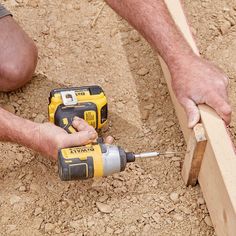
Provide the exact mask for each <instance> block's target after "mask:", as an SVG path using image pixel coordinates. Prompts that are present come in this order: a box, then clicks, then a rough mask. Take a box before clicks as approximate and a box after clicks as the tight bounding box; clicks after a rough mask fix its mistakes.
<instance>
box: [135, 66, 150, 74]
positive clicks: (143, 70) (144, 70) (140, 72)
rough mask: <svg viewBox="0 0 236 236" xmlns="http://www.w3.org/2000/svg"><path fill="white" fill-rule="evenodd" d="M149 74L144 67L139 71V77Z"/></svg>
mask: <svg viewBox="0 0 236 236" xmlns="http://www.w3.org/2000/svg"><path fill="white" fill-rule="evenodd" d="M148 73H149V70H148V69H147V68H145V67H142V68H140V69H139V70H138V71H137V75H141V76H144V75H146V74H148Z"/></svg>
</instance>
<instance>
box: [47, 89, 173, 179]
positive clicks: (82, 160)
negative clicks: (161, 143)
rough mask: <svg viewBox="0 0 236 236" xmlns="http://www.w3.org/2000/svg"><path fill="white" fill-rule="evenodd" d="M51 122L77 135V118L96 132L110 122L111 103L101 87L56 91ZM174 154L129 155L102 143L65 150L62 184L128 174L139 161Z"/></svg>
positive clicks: (61, 152)
mask: <svg viewBox="0 0 236 236" xmlns="http://www.w3.org/2000/svg"><path fill="white" fill-rule="evenodd" d="M48 111H49V120H50V121H51V122H53V123H55V124H56V125H57V126H59V127H61V128H63V129H65V130H66V131H67V132H68V133H73V132H76V130H75V129H74V128H73V126H72V121H73V118H74V117H75V116H78V117H80V118H82V119H84V120H86V121H87V122H88V123H89V124H90V125H92V126H93V127H94V128H95V129H100V128H102V127H103V126H104V125H105V124H106V122H107V113H108V110H107V99H106V96H105V94H104V92H103V90H102V88H101V87H99V86H86V87H76V88H63V89H54V90H52V91H51V93H50V98H49V108H48ZM165 154H170V153H159V152H146V153H141V154H134V153H132V152H125V151H124V149H122V148H121V147H119V146H115V145H109V144H104V143H103V142H101V140H100V142H99V141H98V143H93V144H90V145H86V146H82V147H71V148H63V149H61V150H59V152H58V167H59V176H60V178H61V180H63V181H67V180H79V179H88V178H93V177H102V176H108V175H111V174H114V173H117V172H121V171H124V170H125V167H126V164H127V163H129V162H134V161H135V159H136V158H147V157H156V156H160V155H165Z"/></svg>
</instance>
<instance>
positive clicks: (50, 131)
mask: <svg viewBox="0 0 236 236" xmlns="http://www.w3.org/2000/svg"><path fill="white" fill-rule="evenodd" d="M73 126H74V128H75V129H76V130H77V131H78V132H76V133H73V134H68V133H67V132H66V131H65V130H64V129H62V128H60V127H57V126H55V125H54V124H51V123H43V124H40V126H39V129H38V130H39V132H38V143H39V152H41V153H42V154H44V155H47V156H50V157H53V159H55V160H56V159H57V156H58V150H59V149H60V148H67V147H74V146H82V145H86V144H89V143H91V142H93V141H94V140H95V139H96V138H97V132H96V131H95V129H94V128H93V127H92V126H90V125H88V123H87V122H85V121H84V120H82V119H80V118H75V119H74V121H73Z"/></svg>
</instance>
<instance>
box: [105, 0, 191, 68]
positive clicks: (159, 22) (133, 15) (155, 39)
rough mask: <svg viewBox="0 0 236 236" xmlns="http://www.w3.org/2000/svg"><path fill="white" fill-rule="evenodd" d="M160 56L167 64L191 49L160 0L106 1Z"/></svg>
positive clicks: (177, 60) (179, 60)
mask: <svg viewBox="0 0 236 236" xmlns="http://www.w3.org/2000/svg"><path fill="white" fill-rule="evenodd" d="M106 2H107V3H108V4H109V5H110V6H111V7H112V8H113V9H114V10H115V11H116V12H117V13H118V14H119V15H121V16H122V17H124V18H125V19H126V20H127V21H128V22H129V23H130V24H131V25H132V26H133V27H134V28H136V29H137V30H138V31H139V32H140V33H141V34H142V35H143V36H144V38H145V39H146V40H147V41H148V42H149V43H150V44H151V45H152V47H153V48H154V49H155V50H156V51H157V52H158V53H159V54H160V55H161V56H162V58H163V59H164V60H165V62H166V63H167V65H168V66H169V67H170V66H172V65H173V64H178V63H180V62H181V60H182V59H183V58H185V57H186V55H192V53H193V52H192V49H191V47H190V46H189V45H188V43H187V42H186V40H185V39H184V37H183V35H182V33H181V32H180V31H179V29H178V28H177V26H176V25H175V23H174V21H173V20H172V18H171V16H170V14H169V11H168V9H167V7H166V4H165V3H164V1H163V0H156V1H153V0H145V1H143V0H120V1H117V0H106Z"/></svg>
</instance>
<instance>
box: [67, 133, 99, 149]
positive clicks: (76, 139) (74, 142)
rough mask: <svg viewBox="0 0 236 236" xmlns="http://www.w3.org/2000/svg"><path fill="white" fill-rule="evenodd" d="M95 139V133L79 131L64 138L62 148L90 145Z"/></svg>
mask: <svg viewBox="0 0 236 236" xmlns="http://www.w3.org/2000/svg"><path fill="white" fill-rule="evenodd" d="M96 138H97V133H96V132H95V131H80V132H76V133H73V134H69V135H67V136H66V138H65V140H64V145H63V146H64V147H75V146H82V145H86V144H88V143H91V142H92V141H93V140H94V139H96Z"/></svg>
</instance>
